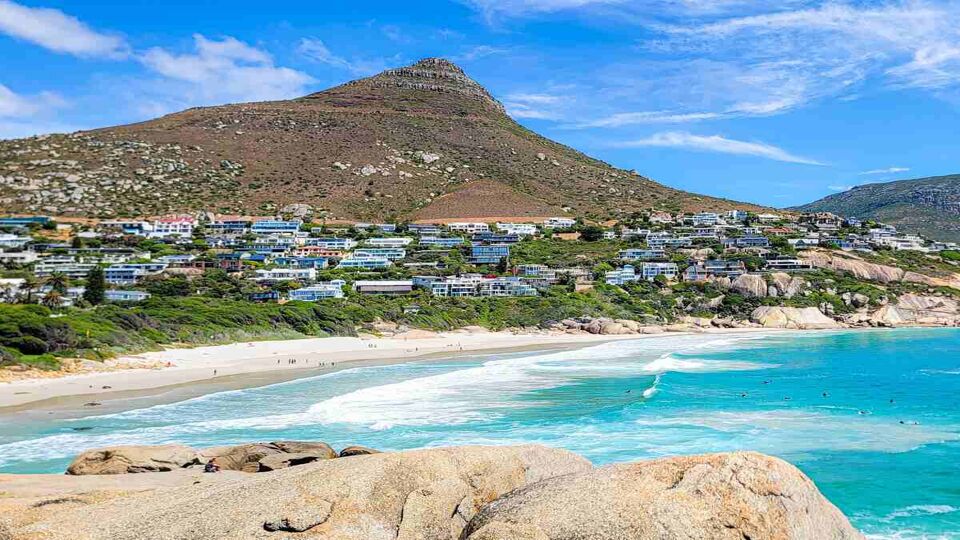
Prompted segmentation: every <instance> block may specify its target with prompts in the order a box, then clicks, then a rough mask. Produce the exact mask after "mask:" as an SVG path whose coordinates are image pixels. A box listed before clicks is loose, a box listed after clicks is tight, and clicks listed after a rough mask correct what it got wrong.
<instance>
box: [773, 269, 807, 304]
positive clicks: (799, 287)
mask: <svg viewBox="0 0 960 540" xmlns="http://www.w3.org/2000/svg"><path fill="white" fill-rule="evenodd" d="M770 282H771V286H772V287H773V290H774V291H775V292H776V295H771V296H782V297H784V298H793V297H794V296H796V295H798V294H800V293H802V292H803V289H804V288H806V286H807V281H806V280H805V279H803V278H799V277H793V276H791V275H790V274H787V273H784V272H774V273H772V274H770Z"/></svg>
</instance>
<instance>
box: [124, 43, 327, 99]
mask: <svg viewBox="0 0 960 540" xmlns="http://www.w3.org/2000/svg"><path fill="white" fill-rule="evenodd" d="M193 38H194V48H195V51H194V52H193V53H187V54H175V53H172V52H170V51H168V50H166V49H163V48H160V47H154V48H152V49H149V50H148V51H146V52H145V53H144V54H143V55H142V56H141V57H140V61H141V62H142V63H143V65H144V66H146V67H147V68H149V69H150V70H152V71H154V72H155V73H157V74H159V75H161V76H163V77H165V78H166V79H167V81H168V82H172V83H176V84H172V85H166V88H163V89H162V90H163V92H161V93H162V94H164V95H163V96H160V97H159V98H155V99H161V100H163V101H165V102H167V103H169V108H178V107H179V108H182V107H183V106H192V105H209V104H216V103H224V102H238V101H264V100H273V99H287V98H292V97H297V96H301V95H303V94H304V93H306V88H307V86H308V85H310V84H312V83H313V82H314V79H313V78H312V77H311V76H309V75H307V74H306V73H303V72H302V71H297V70H295V69H291V68H286V67H280V66H276V65H274V62H273V58H272V57H271V56H270V54H269V53H267V52H265V51H263V50H261V49H257V48H256V47H252V46H250V45H248V44H246V43H244V42H242V41H239V40H237V39H235V38H232V37H225V38H223V39H221V40H219V41H218V40H212V39H207V38H206V37H204V36H202V35H200V34H194V36H193Z"/></svg>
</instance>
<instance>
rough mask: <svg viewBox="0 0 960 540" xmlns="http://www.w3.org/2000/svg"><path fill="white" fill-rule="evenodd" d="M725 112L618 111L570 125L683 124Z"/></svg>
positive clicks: (716, 117) (718, 116)
mask: <svg viewBox="0 0 960 540" xmlns="http://www.w3.org/2000/svg"><path fill="white" fill-rule="evenodd" d="M723 116H724V115H723V114H720V113H711V112H693V113H677V112H670V111H642V112H627V113H616V114H612V115H610V116H605V117H603V118H598V119H596V120H590V121H587V122H582V123H579V124H574V125H572V126H569V127H575V128H599V127H622V126H630V125H639V124H683V123H688V122H699V121H702V120H716V119H718V118H723Z"/></svg>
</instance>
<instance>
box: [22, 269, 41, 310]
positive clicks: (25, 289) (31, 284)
mask: <svg viewBox="0 0 960 540" xmlns="http://www.w3.org/2000/svg"><path fill="white" fill-rule="evenodd" d="M37 285H38V282H37V278H36V277H34V275H33V274H27V275H26V276H24V277H23V283H21V284H20V290H19V296H20V300H21V303H23V304H32V303H33V290H34V289H36V288H37Z"/></svg>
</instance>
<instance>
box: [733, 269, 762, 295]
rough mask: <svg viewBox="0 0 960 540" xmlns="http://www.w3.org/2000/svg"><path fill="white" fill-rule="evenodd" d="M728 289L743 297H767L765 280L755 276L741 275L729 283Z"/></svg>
mask: <svg viewBox="0 0 960 540" xmlns="http://www.w3.org/2000/svg"><path fill="white" fill-rule="evenodd" d="M730 289H731V290H733V291H736V292H738V293H740V294H742V295H744V296H755V297H757V298H763V297H764V296H766V295H767V280H765V279H763V276H760V275H757V274H743V275H740V276H737V278H736V279H734V280H733V281H732V282H731V283H730Z"/></svg>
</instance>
